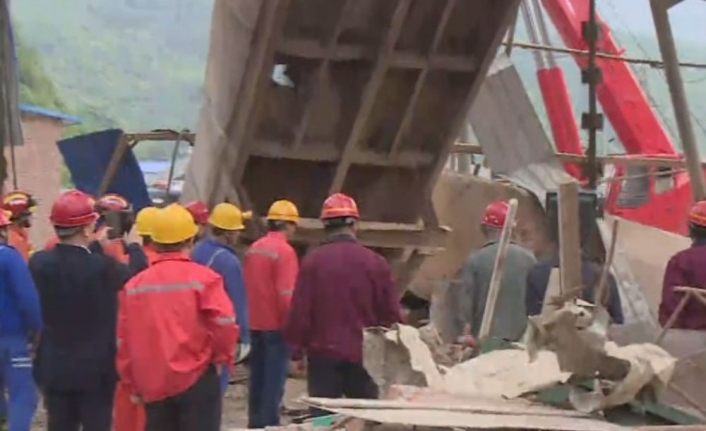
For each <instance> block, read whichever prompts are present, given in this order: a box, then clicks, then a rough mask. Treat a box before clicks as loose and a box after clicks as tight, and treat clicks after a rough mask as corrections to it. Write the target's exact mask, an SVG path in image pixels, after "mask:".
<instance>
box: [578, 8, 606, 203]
mask: <svg viewBox="0 0 706 431" xmlns="http://www.w3.org/2000/svg"><path fill="white" fill-rule="evenodd" d="M588 7H589V10H588V21H584V22H583V23H582V26H583V28H582V32H583V39H584V41H586V43H587V44H588V67H586V69H584V70H582V71H581V82H583V83H584V84H586V85H588V112H584V113H583V115H582V116H581V128H582V129H584V130H586V131H587V132H588V151H587V156H588V161H587V163H586V165H585V169H584V175H585V176H586V177H587V178H588V189H589V190H596V187H597V185H598V177H599V175H600V173H599V167H598V163H597V161H596V152H597V146H598V132H599V131H601V130H603V114H600V113H599V112H598V98H597V96H596V89H597V88H598V85H600V84H601V83H602V82H603V74H602V72H601V69H600V68H599V67H598V65H597V61H596V60H597V53H598V41H599V40H600V37H601V33H602V31H601V28H600V26H599V25H598V15H597V12H596V0H590V1H589V6H588Z"/></svg>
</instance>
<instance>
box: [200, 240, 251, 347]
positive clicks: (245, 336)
mask: <svg viewBox="0 0 706 431" xmlns="http://www.w3.org/2000/svg"><path fill="white" fill-rule="evenodd" d="M191 258H192V259H193V260H194V262H198V263H200V264H201V265H205V266H207V267H208V268H211V269H212V270H214V271H216V273H217V274H218V275H220V276H221V277H223V282H224V283H225V286H226V292H227V293H228V296H229V297H230V300H231V302H232V304H233V307H234V308H235V317H236V323H237V324H238V326H239V327H240V342H241V343H243V344H250V316H249V312H248V294H247V292H246V291H245V281H244V280H243V268H242V267H241V265H240V259H238V256H237V255H236V254H235V251H234V250H233V249H232V248H230V247H228V246H227V245H225V244H222V243H220V242H218V241H216V240H214V239H213V238H206V239H204V240H203V241H200V242H199V243H198V244H196V247H194V250H193V251H192V252H191Z"/></svg>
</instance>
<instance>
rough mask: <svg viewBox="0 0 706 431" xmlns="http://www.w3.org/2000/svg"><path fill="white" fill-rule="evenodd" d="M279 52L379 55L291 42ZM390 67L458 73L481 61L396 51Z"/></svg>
mask: <svg viewBox="0 0 706 431" xmlns="http://www.w3.org/2000/svg"><path fill="white" fill-rule="evenodd" d="M277 51H278V52H280V53H282V54H286V55H291V56H296V57H301V58H308V59H313V60H316V59H326V58H329V59H330V60H331V61H350V60H375V58H376V52H375V50H374V49H373V48H370V47H369V46H361V45H350V44H345V45H336V47H335V49H334V50H333V51H332V52H329V51H328V50H327V48H326V47H325V46H323V45H322V44H321V43H320V42H317V41H315V40H306V39H287V40H284V41H283V42H282V44H281V45H280V46H279V48H278V50H277ZM389 66H390V67H395V68H400V69H424V68H426V67H429V68H431V69H444V70H449V71H454V72H473V71H475V70H477V68H478V62H477V61H473V60H472V59H469V58H467V57H459V56H455V55H433V56H424V55H422V54H418V53H417V52H412V51H409V52H407V51H396V52H392V53H390V58H389Z"/></svg>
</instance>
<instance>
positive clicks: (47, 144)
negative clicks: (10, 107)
mask: <svg viewBox="0 0 706 431" xmlns="http://www.w3.org/2000/svg"><path fill="white" fill-rule="evenodd" d="M63 131H64V124H63V123H62V122H61V121H58V120H54V119H51V118H46V117H41V116H35V115H26V114H24V115H22V132H23V134H24V139H25V142H24V145H20V146H16V147H14V151H15V163H16V167H17V184H18V186H19V188H20V189H21V190H25V191H27V192H29V193H32V194H33V195H34V196H35V198H36V199H37V201H38V202H39V207H38V208H37V212H36V213H35V215H34V226H33V228H32V230H31V234H30V235H31V240H32V244H33V245H34V247H35V248H41V247H42V246H43V245H44V242H45V241H46V240H47V239H48V238H49V237H50V236H51V235H52V234H53V231H52V228H51V226H50V225H49V212H50V211H51V204H52V202H53V201H54V199H56V197H57V196H58V195H59V192H60V190H61V166H62V158H61V154H60V153H59V147H58V146H57V145H56V142H57V141H58V140H60V139H61V137H62V134H63ZM5 157H6V158H7V164H8V180H7V182H6V183H5V190H6V191H7V190H12V188H13V187H12V166H11V165H10V163H11V162H10V148H9V147H6V148H5Z"/></svg>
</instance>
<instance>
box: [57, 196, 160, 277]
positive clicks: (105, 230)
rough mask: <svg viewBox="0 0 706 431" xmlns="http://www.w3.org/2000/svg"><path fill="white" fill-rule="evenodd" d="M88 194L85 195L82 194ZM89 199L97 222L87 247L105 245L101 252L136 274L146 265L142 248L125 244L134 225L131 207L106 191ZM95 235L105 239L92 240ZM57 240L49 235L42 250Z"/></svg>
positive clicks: (97, 247) (146, 260)
mask: <svg viewBox="0 0 706 431" xmlns="http://www.w3.org/2000/svg"><path fill="white" fill-rule="evenodd" d="M86 196H88V195H86ZM89 198H90V200H91V202H93V205H94V208H95V211H96V213H97V214H98V221H97V223H96V225H95V226H96V231H95V232H94V234H93V238H92V240H91V244H90V245H89V249H91V250H94V249H100V248H102V247H106V249H105V250H101V251H102V252H105V253H106V254H108V255H109V256H113V257H114V258H115V259H117V260H118V261H119V262H122V263H125V264H127V265H128V268H130V273H131V274H133V275H134V274H137V273H138V272H140V271H142V270H143V269H145V268H147V266H148V264H149V263H148V258H147V255H146V252H145V250H143V248H142V247H141V246H140V245H139V244H137V243H134V242H130V243H128V242H127V241H126V238H127V236H128V234H129V233H130V231H131V230H132V226H133V224H134V217H133V210H132V205H131V204H130V202H128V201H127V199H125V198H124V197H122V196H120V195H118V194H116V193H108V194H106V195H104V196H103V197H101V198H100V199H99V200H98V201H94V200H93V198H92V197H90V196H89ZM98 237H103V238H106V239H107V240H105V241H95V240H96V239H97V238H98ZM58 242H59V238H58V237H57V236H55V237H53V238H50V239H49V241H47V244H46V245H45V246H44V249H45V250H51V249H53V248H54V247H55V246H56V244H57V243H58Z"/></svg>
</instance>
